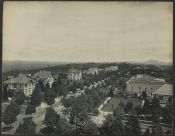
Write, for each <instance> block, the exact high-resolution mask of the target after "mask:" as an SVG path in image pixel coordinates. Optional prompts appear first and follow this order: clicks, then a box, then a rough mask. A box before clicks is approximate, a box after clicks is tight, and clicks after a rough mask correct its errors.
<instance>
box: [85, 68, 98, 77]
mask: <svg viewBox="0 0 175 136" xmlns="http://www.w3.org/2000/svg"><path fill="white" fill-rule="evenodd" d="M84 73H87V74H92V75H95V74H97V75H98V68H97V67H92V68H89V69H88V70H86V71H84Z"/></svg>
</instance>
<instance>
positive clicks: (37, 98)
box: [31, 84, 43, 107]
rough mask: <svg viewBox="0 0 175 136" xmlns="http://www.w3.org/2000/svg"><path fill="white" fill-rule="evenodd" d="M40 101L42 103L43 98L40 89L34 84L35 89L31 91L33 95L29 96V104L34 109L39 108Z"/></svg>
mask: <svg viewBox="0 0 175 136" xmlns="http://www.w3.org/2000/svg"><path fill="white" fill-rule="evenodd" d="M42 101H43V96H42V94H41V88H40V86H39V85H38V84H36V86H35V89H34V90H33V93H32V96H31V104H32V105H34V106H35V107H36V106H39V105H40V104H41V102H42Z"/></svg>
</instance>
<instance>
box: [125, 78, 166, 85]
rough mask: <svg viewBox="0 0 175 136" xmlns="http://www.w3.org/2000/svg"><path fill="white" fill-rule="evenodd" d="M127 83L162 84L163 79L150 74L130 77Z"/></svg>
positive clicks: (163, 82)
mask: <svg viewBox="0 0 175 136" xmlns="http://www.w3.org/2000/svg"><path fill="white" fill-rule="evenodd" d="M127 84H146V85H164V84H165V80H164V79H159V78H155V77H150V76H138V77H132V78H130V80H129V81H128V82H127Z"/></svg>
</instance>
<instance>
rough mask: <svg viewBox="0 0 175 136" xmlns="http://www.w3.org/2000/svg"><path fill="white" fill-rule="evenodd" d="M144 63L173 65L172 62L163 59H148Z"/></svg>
mask: <svg viewBox="0 0 175 136" xmlns="http://www.w3.org/2000/svg"><path fill="white" fill-rule="evenodd" d="M144 64H153V65H172V63H170V62H163V61H157V60H148V61H146V62H144Z"/></svg>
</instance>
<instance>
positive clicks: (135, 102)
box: [102, 97, 141, 112]
mask: <svg viewBox="0 0 175 136" xmlns="http://www.w3.org/2000/svg"><path fill="white" fill-rule="evenodd" d="M129 101H131V102H132V103H133V106H136V105H139V104H141V100H135V99H127V98H119V97H113V98H111V99H110V101H109V102H108V103H107V104H106V105H105V106H104V107H103V108H102V111H106V112H113V108H112V105H113V107H114V108H116V107H117V106H118V104H119V103H120V102H123V103H124V104H126V103H127V102H129Z"/></svg>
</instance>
